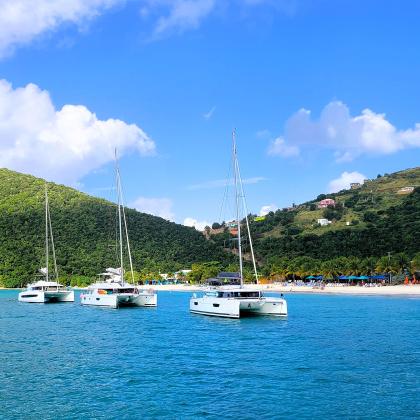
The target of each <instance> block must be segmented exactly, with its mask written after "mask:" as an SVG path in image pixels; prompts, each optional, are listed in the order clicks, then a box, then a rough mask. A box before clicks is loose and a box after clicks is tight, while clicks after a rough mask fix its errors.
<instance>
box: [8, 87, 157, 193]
mask: <svg viewBox="0 0 420 420" xmlns="http://www.w3.org/2000/svg"><path fill="white" fill-rule="evenodd" d="M115 147H117V148H118V153H119V155H123V154H124V153H127V152H129V151H134V150H137V151H138V152H139V153H140V154H141V155H149V154H153V153H154V150H155V143H154V142H153V141H152V140H151V139H150V138H149V137H148V136H147V134H146V133H145V132H144V131H143V130H142V129H141V128H139V127H138V126H137V125H135V124H127V123H125V122H124V121H121V120H117V119H108V120H100V119H98V118H97V117H96V115H95V114H94V113H92V112H91V111H89V109H87V108H86V107H85V106H82V105H64V106H63V107H62V108H61V109H59V110H57V109H55V107H54V104H53V103H52V101H51V98H50V96H49V93H48V92H47V91H45V90H41V89H40V88H39V87H38V86H36V85H34V84H28V85H27V86H25V87H23V88H17V89H13V88H12V86H11V84H9V83H8V82H7V81H5V80H0V167H6V168H9V169H13V170H16V171H20V172H25V173H30V174H32V175H35V176H40V177H43V178H46V179H49V180H52V181H56V182H62V183H65V184H70V185H76V184H77V182H78V181H79V180H80V179H81V178H83V176H85V175H87V174H88V173H90V172H91V171H92V170H95V169H98V168H100V167H101V166H103V165H104V164H106V163H107V162H110V161H112V160H113V154H114V148H115Z"/></svg>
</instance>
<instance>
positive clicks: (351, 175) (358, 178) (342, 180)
mask: <svg viewBox="0 0 420 420" xmlns="http://www.w3.org/2000/svg"><path fill="white" fill-rule="evenodd" d="M365 179H367V177H366V176H365V175H363V174H361V173H360V172H343V173H342V174H341V176H340V177H339V178H337V179H333V180H332V181H331V182H330V183H329V184H328V192H330V193H333V192H338V191H341V190H344V189H348V188H350V184H351V183H353V182H359V183H360V184H363V182H364V180H365Z"/></svg>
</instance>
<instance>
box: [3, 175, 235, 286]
mask: <svg viewBox="0 0 420 420" xmlns="http://www.w3.org/2000/svg"><path fill="white" fill-rule="evenodd" d="M44 185H45V181H44V180H42V179H39V178H35V177H33V176H29V175H23V174H20V173H16V172H13V171H9V170H7V169H0V191H1V194H0V286H1V284H3V285H5V286H10V287H11V286H16V285H20V284H26V283H27V282H28V281H30V280H32V278H33V277H32V276H33V274H34V273H35V272H36V271H37V270H38V268H40V267H42V266H44V265H45V262H44V261H45V259H44V258H45V257H44V237H45V236H44V235H45V230H44ZM48 195H49V202H50V212H51V217H52V228H53V232H54V241H55V247H56V253H57V262H58V266H59V270H60V273H61V274H79V275H85V276H94V275H95V274H97V273H100V272H102V271H103V270H104V268H106V267H110V266H114V267H115V266H118V262H117V261H118V260H117V253H116V247H115V244H116V241H115V235H116V205H115V204H114V203H110V202H108V201H106V200H102V199H99V198H95V197H91V196H89V195H87V194H84V193H81V192H79V191H76V190H74V189H72V188H68V187H65V186H62V185H57V184H53V183H48ZM126 215H127V223H128V229H129V234H130V245H131V249H132V257H133V263H134V269H135V270H137V271H139V272H144V271H149V272H157V271H158V270H161V271H168V270H169V271H175V270H177V269H181V268H188V267H190V266H191V264H192V263H194V262H195V263H197V262H204V261H211V260H217V261H220V262H223V261H226V262H228V261H229V260H230V257H231V256H230V255H228V254H226V253H225V252H224V251H223V250H222V249H221V248H220V247H218V246H217V245H215V244H214V243H212V242H209V241H207V240H206V239H205V238H204V236H203V235H202V234H201V233H199V232H197V231H196V230H195V229H194V228H188V227H185V226H181V225H178V224H175V223H171V222H168V221H166V220H164V219H161V218H159V217H155V216H151V215H148V214H144V213H140V212H137V211H135V210H132V209H126ZM125 264H127V261H126V262H125Z"/></svg>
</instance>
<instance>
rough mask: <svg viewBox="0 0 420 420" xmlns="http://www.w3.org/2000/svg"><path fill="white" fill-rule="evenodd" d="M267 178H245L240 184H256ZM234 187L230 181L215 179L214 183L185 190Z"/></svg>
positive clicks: (197, 185)
mask: <svg viewBox="0 0 420 420" xmlns="http://www.w3.org/2000/svg"><path fill="white" fill-rule="evenodd" d="M266 180H267V178H264V177H262V176H255V177H253V178H246V179H243V180H242V184H244V185H246V184H258V183H259V182H261V181H266ZM228 185H229V186H232V185H234V182H233V180H232V179H216V180H214V181H207V182H203V183H201V184H194V185H190V186H188V187H187V190H205V189H210V188H221V187H226V186H228Z"/></svg>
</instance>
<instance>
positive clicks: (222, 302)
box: [190, 296, 287, 318]
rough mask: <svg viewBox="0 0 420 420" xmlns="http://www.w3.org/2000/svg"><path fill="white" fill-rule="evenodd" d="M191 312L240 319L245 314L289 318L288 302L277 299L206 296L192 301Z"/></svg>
mask: <svg viewBox="0 0 420 420" xmlns="http://www.w3.org/2000/svg"><path fill="white" fill-rule="evenodd" d="M190 312H192V313H196V314H201V315H209V316H219V317H226V318H240V317H241V315H245V314H251V315H272V316H287V302H286V300H285V299H282V298H276V297H267V298H266V297H263V298H260V299H234V298H217V297H209V296H204V297H200V298H191V299H190Z"/></svg>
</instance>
